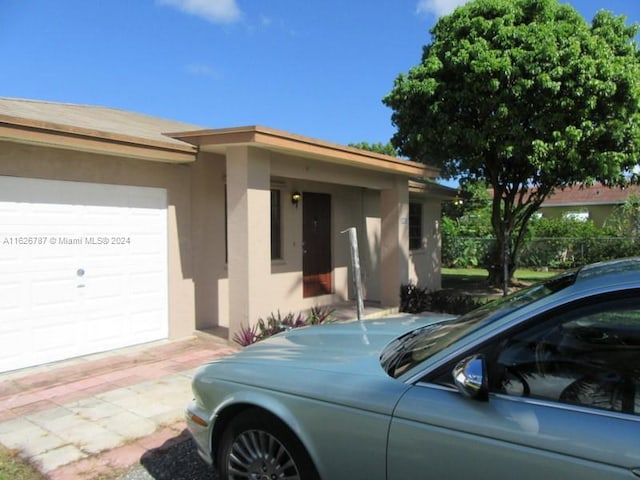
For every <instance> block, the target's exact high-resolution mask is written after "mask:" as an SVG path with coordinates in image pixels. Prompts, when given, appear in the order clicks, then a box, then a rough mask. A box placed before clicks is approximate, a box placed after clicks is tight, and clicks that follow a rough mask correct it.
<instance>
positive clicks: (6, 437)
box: [0, 338, 234, 480]
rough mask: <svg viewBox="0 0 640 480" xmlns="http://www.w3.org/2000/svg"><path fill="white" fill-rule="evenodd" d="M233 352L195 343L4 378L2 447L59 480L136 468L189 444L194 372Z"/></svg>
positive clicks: (159, 345)
mask: <svg viewBox="0 0 640 480" xmlns="http://www.w3.org/2000/svg"><path fill="white" fill-rule="evenodd" d="M233 351H234V349H233V348H231V347H229V346H228V345H227V344H226V342H223V341H221V340H218V339H215V338H208V339H203V338H190V339H187V340H181V341H173V342H170V341H162V342H156V343H153V344H147V345H144V346H138V347H134V348H127V349H123V350H117V351H114V352H109V353H105V354H99V355H92V356H88V357H82V358H79V359H74V360H70V361H65V362H60V363H56V364H50V365H45V366H41V367H35V368H29V369H24V370H19V371H16V372H9V373H5V374H0V444H2V445H4V446H5V447H7V448H10V449H15V450H18V451H20V453H21V455H22V456H24V457H26V458H29V459H30V460H31V461H32V462H33V463H34V465H35V466H37V467H38V468H39V469H40V470H41V471H42V472H43V473H45V474H47V476H48V478H50V479H52V480H57V479H65V480H69V479H90V478H94V477H95V476H97V475H99V474H100V473H103V472H107V471H108V472H113V471H114V470H118V469H124V468H127V467H130V466H131V465H134V464H136V463H138V462H139V460H140V458H141V457H142V455H143V454H144V453H146V452H147V451H148V450H150V449H155V448H158V447H160V446H165V447H166V445H167V442H171V441H172V439H173V441H182V440H184V437H185V433H184V428H185V427H184V422H183V415H184V407H185V405H186V404H187V403H188V402H189V400H190V399H191V391H190V381H191V377H192V375H193V372H194V371H195V369H196V368H197V367H198V366H199V365H201V364H202V363H205V362H206V361H209V360H213V359H214V358H218V357H221V356H224V355H228V354H230V353H232V352H233Z"/></svg>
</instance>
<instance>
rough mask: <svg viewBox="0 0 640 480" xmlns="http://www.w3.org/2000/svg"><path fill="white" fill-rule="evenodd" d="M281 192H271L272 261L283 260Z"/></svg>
mask: <svg viewBox="0 0 640 480" xmlns="http://www.w3.org/2000/svg"><path fill="white" fill-rule="evenodd" d="M281 232H282V231H281V215H280V190H271V260H276V259H279V258H282V233H281Z"/></svg>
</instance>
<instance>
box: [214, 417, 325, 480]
mask: <svg viewBox="0 0 640 480" xmlns="http://www.w3.org/2000/svg"><path fill="white" fill-rule="evenodd" d="M216 464H217V467H218V475H219V476H220V480H235V479H246V478H260V479H262V478H265V479H272V478H273V479H276V478H282V477H285V478H288V479H292V480H294V479H298V480H318V478H319V477H318V475H317V473H316V472H315V468H314V467H313V463H312V462H311V459H310V458H309V455H308V454H307V452H306V450H305V448H304V447H303V445H302V444H301V443H300V441H299V440H298V438H297V437H296V436H295V435H294V434H293V433H292V432H291V430H289V428H287V427H286V425H284V424H283V423H282V422H281V421H280V420H278V419H277V418H275V417H274V416H272V415H270V414H268V413H267V412H265V411H263V410H259V409H250V410H245V411H244V412H242V413H240V414H239V415H238V416H237V417H235V418H234V419H233V420H231V422H230V423H229V425H228V426H227V428H226V429H225V430H224V433H223V434H222V437H221V438H220V448H219V450H218V458H217V462H216Z"/></svg>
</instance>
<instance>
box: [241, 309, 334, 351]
mask: <svg viewBox="0 0 640 480" xmlns="http://www.w3.org/2000/svg"><path fill="white" fill-rule="evenodd" d="M333 311H334V310H333V308H331V307H318V306H315V307H312V308H311V309H309V312H308V313H307V315H306V316H304V315H303V314H302V313H298V315H294V314H293V313H291V312H289V313H287V314H286V315H284V316H282V314H281V313H280V310H278V313H277V314H274V313H273V312H271V314H270V315H269V316H268V317H267V318H259V319H258V323H257V324H255V325H241V326H240V330H239V331H238V332H237V333H236V334H235V335H234V336H233V341H234V342H236V343H238V344H239V345H241V346H243V347H246V346H248V345H251V344H252V343H256V342H258V341H260V340H264V339H265V338H269V337H271V336H273V335H275V334H277V333H280V332H284V331H286V330H291V329H292V328H300V327H306V326H310V325H321V324H324V323H330V322H332V321H333V319H332V317H331V316H332V314H333Z"/></svg>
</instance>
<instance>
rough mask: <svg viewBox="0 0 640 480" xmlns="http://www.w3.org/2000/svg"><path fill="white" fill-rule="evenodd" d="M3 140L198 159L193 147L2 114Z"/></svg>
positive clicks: (142, 156) (167, 159)
mask: <svg viewBox="0 0 640 480" xmlns="http://www.w3.org/2000/svg"><path fill="white" fill-rule="evenodd" d="M0 140H5V141H11V142H17V143H23V144H28V145H36V146H44V147H51V148H64V149H69V150H78V151H85V152H91V153H98V154H103V155H114V156H121V157H127V158H135V159H139V160H148V161H156V162H165V163H191V162H194V161H195V160H196V154H197V148H195V147H194V146H193V145H189V144H186V143H185V144H184V146H182V145H176V144H173V143H169V142H166V143H164V142H159V141H155V140H150V139H142V138H137V137H132V136H128V135H121V134H114V133H110V132H102V131H98V130H91V129H84V128H79V127H73V126H69V125H62V124H56V123H51V122H43V121H38V120H32V119H25V118H18V117H11V116H7V115H0Z"/></svg>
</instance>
